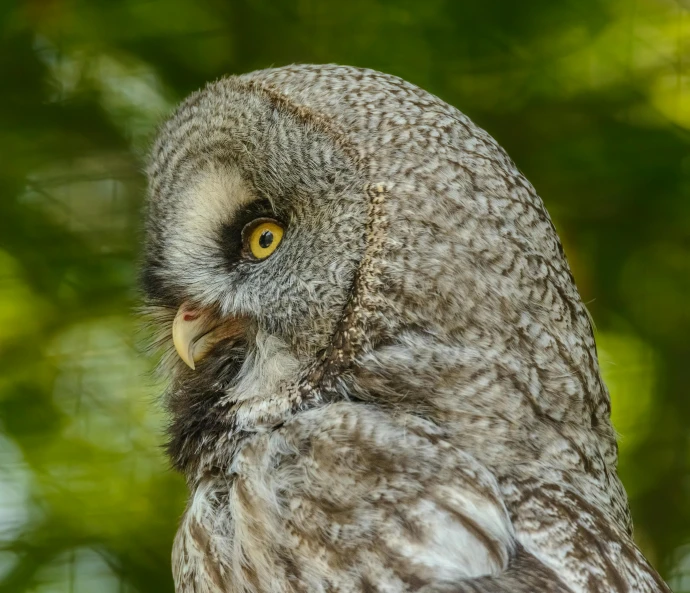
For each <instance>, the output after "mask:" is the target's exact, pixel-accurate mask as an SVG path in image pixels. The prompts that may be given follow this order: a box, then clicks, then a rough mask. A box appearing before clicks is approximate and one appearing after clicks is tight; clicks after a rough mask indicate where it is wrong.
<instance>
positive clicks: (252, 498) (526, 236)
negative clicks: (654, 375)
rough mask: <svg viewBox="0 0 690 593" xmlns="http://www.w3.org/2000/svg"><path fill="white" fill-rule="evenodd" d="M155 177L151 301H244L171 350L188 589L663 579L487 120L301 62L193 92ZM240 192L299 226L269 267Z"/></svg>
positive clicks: (557, 285)
mask: <svg viewBox="0 0 690 593" xmlns="http://www.w3.org/2000/svg"><path fill="white" fill-rule="evenodd" d="M149 179H150V192H149V193H150V198H149V214H148V234H147V235H148V240H147V246H146V265H145V268H144V286H145V289H146V291H147V294H148V298H149V304H150V305H151V307H153V308H154V309H155V308H158V309H160V310H161V311H167V310H170V311H172V313H173V314H174V310H175V309H176V308H177V307H178V306H179V305H180V303H181V302H182V301H185V300H191V301H193V302H195V303H197V304H199V305H200V306H205V307H209V308H213V309H214V310H215V311H216V312H217V315H218V318H219V319H222V318H224V317H226V316H241V317H242V318H243V319H244V320H245V322H246V332H245V335H244V337H243V339H242V340H241V341H239V342H233V343H230V342H228V341H222V342H220V343H218V344H217V345H216V347H215V348H214V349H213V351H212V352H211V353H210V354H209V355H208V356H207V357H206V359H204V360H203V361H202V363H201V364H199V366H198V368H197V370H196V371H191V370H189V369H186V368H184V367H182V366H180V365H178V366H174V367H171V368H170V373H171V375H172V376H171V386H170V389H169V394H168V402H169V407H170V410H171V414H172V424H171V430H170V432H171V435H170V445H169V452H170V455H171V458H172V460H173V463H174V465H175V466H176V467H177V468H178V469H179V470H180V471H182V472H183V473H184V474H185V476H186V478H187V481H188V484H189V488H190V500H189V504H188V506H187V509H186V511H185V514H184V517H183V519H182V522H181V525H180V528H179V531H178V535H177V538H176V540H175V546H174V552H173V571H174V575H175V582H176V587H177V591H178V592H180V593H221V592H223V593H229V592H233V593H234V592H252V593H260V592H276V593H278V592H283V591H286V592H288V591H290V592H292V591H295V592H297V591H309V592H311V591H324V592H326V591H334V592H335V591H337V592H345V591H348V592H350V591H351V592H360V591H361V592H367V593H368V592H373V591H376V592H381V593H383V592H396V593H397V592H401V593H402V592H412V591H415V592H426V593H432V592H441V591H444V592H445V591H448V592H450V591H453V592H464V591H468V592H469V591H475V592H480V593H490V592H496V593H497V592H506V593H508V592H511V593H520V592H528V591H530V592H533V591H550V592H551V591H553V592H560V591H562V592H570V593H580V592H595V591H607V590H611V591H621V592H623V591H641V592H643V591H649V592H652V591H667V588H666V586H665V585H664V584H663V582H662V581H661V579H660V578H659V576H658V575H657V574H656V572H655V571H654V569H653V568H651V567H650V565H649V564H648V563H647V562H646V560H645V559H644V557H643V556H642V555H641V553H640V552H639V550H638V549H637V548H636V547H635V544H634V543H633V540H632V535H631V534H632V527H631V522H630V515H629V511H628V505H627V500H626V496H625V492H624V490H623V487H622V485H621V483H620V481H619V479H618V477H617V474H616V458H617V449H616V441H615V434H614V431H613V429H612V427H611V423H610V420H609V414H610V404H609V397H608V393H607V391H606V387H605V386H604V384H603V382H602V380H601V377H600V373H599V367H598V362H597V355H596V347H595V343H594V338H593V334H592V328H591V323H590V320H589V318H588V316H587V312H586V310H585V308H584V306H583V304H582V302H581V300H580V297H579V295H578V292H577V289H576V288H575V284H574V282H573V279H572V276H571V274H570V270H569V268H568V265H567V262H566V260H565V257H564V254H563V250H562V248H561V245H560V242H559V240H558V237H557V234H556V232H555V230H554V227H553V225H552V223H551V220H550V218H549V216H548V214H547V212H546V210H545V208H544V206H543V204H542V202H541V200H540V198H539V197H538V196H537V194H536V192H535V191H534V188H533V187H532V186H531V185H530V184H529V183H528V182H527V181H526V180H525V178H524V177H523V176H522V175H521V173H520V172H519V171H518V170H517V168H516V167H515V165H514V164H513V163H512V162H511V160H510V159H509V158H508V156H507V155H506V154H505V152H504V151H503V150H502V149H501V148H500V147H499V146H498V145H497V144H496V142H495V141H494V140H493V139H492V138H491V137H490V136H489V135H488V134H486V132H484V131H482V130H480V129H479V128H477V127H476V126H475V125H474V124H473V123H472V122H471V121H470V120H469V119H468V118H467V117H465V116H464V115H463V114H462V113H460V112H459V111H458V110H456V109H455V108H453V107H451V106H449V105H447V104H446V103H444V102H443V101H441V100H440V99H438V98H436V97H434V96H432V95H430V94H429V93H426V92H425V91H423V90H421V89H419V88H417V87H415V86H413V85H411V84H409V83H406V82H404V81H402V80H400V79H398V78H395V77H392V76H389V75H385V74H381V73H378V72H374V71H371V70H362V69H356V68H348V67H340V66H290V67H286V68H278V69H270V70H264V71H260V72H254V73H251V74H247V75H243V76H239V77H230V78H226V79H222V80H220V81H217V82H215V83H212V84H210V85H208V86H207V87H206V88H205V89H204V90H202V91H200V92H198V93H195V94H193V95H192V96H191V97H189V98H188V99H187V100H186V101H185V102H183V104H182V105H181V106H180V107H179V108H178V110H177V111H176V112H175V114H174V115H173V116H172V117H171V118H170V119H169V120H168V121H167V122H166V123H165V124H164V125H163V127H162V129H161V131H160V135H159V138H158V140H157V142H156V144H155V147H154V149H153V151H152V156H151V160H150V166H149ZM253 200H265V201H267V202H268V203H270V205H271V208H272V209H273V211H274V212H275V213H276V216H278V217H279V218H280V219H281V220H284V221H286V232H285V236H284V240H283V244H282V245H281V246H280V248H279V250H278V251H276V252H275V254H274V255H273V256H271V257H270V258H268V259H267V260H265V261H264V262H261V263H260V265H250V264H249V263H247V262H243V261H240V260H229V259H228V257H227V255H226V253H225V252H224V247H223V245H224V244H223V239H222V237H223V236H224V235H223V232H222V230H223V229H224V228H227V227H228V225H231V224H232V222H233V219H234V216H235V215H236V213H237V212H238V209H240V208H241V207H243V205H245V204H247V203H251V202H252V201H253ZM166 328H168V329H169V322H168V324H163V329H164V330H165V329H166Z"/></svg>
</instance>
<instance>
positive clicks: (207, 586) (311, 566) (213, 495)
mask: <svg viewBox="0 0 690 593" xmlns="http://www.w3.org/2000/svg"><path fill="white" fill-rule="evenodd" d="M314 432H315V433H316V434H314ZM394 434H395V433H393V432H391V438H393V437H392V435H394ZM358 435H359V436H358V438H360V437H361V431H358ZM333 436H338V434H334V435H333ZM339 436H341V437H342V436H343V435H342V434H340V435H339ZM285 437H286V435H278V436H276V437H274V438H273V439H271V438H268V437H267V438H266V439H264V441H263V442H256V443H254V444H253V446H252V447H248V448H245V450H244V451H243V452H242V453H241V455H240V456H239V458H238V459H237V460H236V462H235V463H234V465H233V468H232V470H231V471H230V472H229V473H228V474H227V475H225V476H221V477H215V478H213V479H212V480H208V481H206V482H202V483H200V484H199V485H198V487H197V488H196V490H195V492H193V493H192V496H191V499H190V502H189V505H188V508H187V511H186V513H185V516H184V518H183V521H182V523H181V525H180V529H179V531H178V534H177V537H176V541H175V548H174V552H173V571H174V576H175V582H176V587H177V591H178V593H221V592H223V593H228V592H236V591H237V592H244V591H247V592H249V591H251V592H256V593H259V592H271V593H280V592H283V591H285V592H292V591H295V592H297V591H305V592H306V591H309V592H321V591H322V592H324V593H325V592H343V593H344V592H356V591H390V592H391V593H392V592H396V593H397V592H401V593H402V592H405V591H417V590H419V589H420V588H422V587H424V586H432V587H433V586H435V585H437V584H439V585H440V584H444V583H445V584H449V583H453V582H458V581H459V580H463V579H468V578H474V577H479V576H485V575H491V574H498V573H500V572H501V571H502V570H503V569H504V568H505V567H506V565H507V562H508V559H509V557H510V554H511V551H512V546H513V537H512V534H511V531H510V522H509V520H508V518H507V515H506V513H505V510H504V509H503V508H502V506H501V504H500V503H499V501H498V498H497V497H495V496H494V494H495V493H494V492H492V491H491V488H492V485H491V484H490V483H489V484H484V483H482V481H481V480H477V475H476V473H475V472H476V469H477V468H474V467H472V468H468V467H466V466H467V465H471V461H470V460H467V459H456V460H455V463H450V464H449V463H448V457H449V456H448V452H447V451H441V450H434V449H433V448H430V445H431V443H430V442H429V441H428V440H427V439H426V438H423V439H421V440H420V441H419V442H416V441H415V439H414V438H410V440H409V442H408V447H407V448H406V447H404V446H403V443H402V442H401V441H398V442H390V443H386V442H384V441H382V440H381V439H380V437H381V435H379V436H378V437H375V436H374V435H372V439H373V442H368V441H367V442H365V443H362V447H361V448H360V447H359V446H357V447H355V445H354V441H352V440H351V439H350V438H343V440H342V441H341V442H339V439H337V438H336V439H331V438H328V439H326V438H323V437H324V432H323V431H322V430H318V429H312V430H311V431H308V432H307V434H291V435H288V437H289V438H285ZM364 445H367V446H364ZM410 445H411V449H410V448H409V447H410ZM463 463H464V464H465V465H466V466H465V467H461V466H460V465H459V464H463ZM453 465H455V467H452V466H453ZM470 479H473V480H474V483H470ZM487 488H488V490H487Z"/></svg>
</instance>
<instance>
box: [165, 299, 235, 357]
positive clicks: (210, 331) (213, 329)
mask: <svg viewBox="0 0 690 593" xmlns="http://www.w3.org/2000/svg"><path fill="white" fill-rule="evenodd" d="M243 328H244V323H243V322H242V321H241V320H240V319H238V318H229V319H227V320H224V319H219V317H218V316H217V315H216V314H215V313H214V312H213V311H210V310H208V309H201V308H195V307H192V306H191V305H190V304H189V303H186V302H185V303H182V305H181V306H180V308H179V309H178V310H177V314H176V315H175V319H174V320H173V324H172V337H173V344H174V345H175V350H177V353H178V354H179V355H180V358H181V359H182V360H183V361H184V363H185V364H186V365H187V366H188V367H190V368H191V369H194V368H195V367H196V363H197V362H199V361H200V360H201V359H202V358H203V357H204V356H206V354H208V353H209V351H210V350H211V348H212V347H213V346H214V344H216V343H218V342H219V341H220V340H222V339H224V338H237V337H238V336H240V335H241V334H242V332H243Z"/></svg>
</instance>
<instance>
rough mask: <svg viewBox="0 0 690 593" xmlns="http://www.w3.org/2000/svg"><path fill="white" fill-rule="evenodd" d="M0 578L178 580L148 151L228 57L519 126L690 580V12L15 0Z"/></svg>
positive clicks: (640, 493)
mask: <svg viewBox="0 0 690 593" xmlns="http://www.w3.org/2000/svg"><path fill="white" fill-rule="evenodd" d="M0 25H1V28H0V73H1V74H2V77H1V80H2V92H0V146H2V158H0V590H2V591H7V592H8V593H10V592H13V593H16V592H24V591H27V592H28V591H32V592H46V593H47V592H57V591H70V592H83V593H86V592H93V591H98V592H110V591H113V592H116V591H119V592H122V591H127V592H138V591H141V592H144V591H146V592H147V593H150V592H158V591H161V592H162V591H171V590H172V583H171V578H170V576H169V575H170V570H169V552H170V547H171V543H172V537H173V533H174V530H175V527H176V522H177V518H178V516H179V515H180V513H181V511H182V509H183V505H184V497H185V492H184V485H183V483H182V481H181V479H180V478H179V477H178V476H176V475H174V474H173V473H172V472H170V471H169V469H168V468H167V465H166V462H165V459H164V456H163V455H162V452H161V444H162V442H163V426H164V418H163V417H162V415H161V413H160V411H159V409H158V406H157V403H156V401H155V398H156V395H157V393H158V392H159V387H158V386H156V385H155V383H154V382H153V380H152V379H151V375H150V372H149V371H150V367H149V362H148V361H146V360H145V359H144V358H143V357H142V356H141V355H140V354H139V353H137V349H136V347H135V345H134V343H135V341H136V340H135V335H136V321H135V319H134V315H133V314H132V311H133V308H134V307H135V305H136V299H137V297H136V289H135V285H136V282H135V280H136V260H137V251H138V245H139V228H140V227H139V225H140V207H141V201H142V197H143V194H144V180H143V177H142V167H143V159H144V154H145V151H146V147H147V144H148V142H149V141H150V137H151V135H152V133H153V132H154V130H155V125H156V123H157V122H158V121H159V120H160V118H161V117H163V116H164V115H165V113H166V112H167V111H168V110H169V109H170V108H171V107H172V105H174V103H175V102H176V101H178V100H179V99H181V98H182V97H183V96H184V95H186V94H187V93H188V92H190V91H192V90H195V89H197V88H198V87H200V86H202V85H203V84H204V83H205V82H206V81H208V80H211V79H214V78H216V77H219V76H222V75H224V74H231V73H239V72H244V71H248V70H252V69H255V68H261V67H266V66H270V65H281V64H286V63H290V62H295V61H297V62H339V63H348V64H353V65H358V66H367V67H371V68H376V69H380V70H384V71H387V72H390V73H393V74H397V75H399V76H402V77H404V78H406V79H408V80H410V81H412V82H414V83H417V84H419V85H421V86H423V87H425V88H427V89H428V90H430V91H432V92H434V93H436V94H438V95H439V96H441V97H442V98H444V99H445V100H447V101H449V102H450V103H452V104H454V105H456V106H458V107H459V108H460V109H461V110H463V111H465V112H466V113H467V114H468V115H469V116H470V117H472V118H473V119H474V120H475V121H477V123H479V124H480V125H481V126H482V127H484V128H486V129H487V130H488V131H489V132H490V133H491V134H492V135H494V136H495V137H496V138H497V139H498V141H499V142H500V143H501V144H503V145H504V146H505V148H506V149H507V150H508V152H509V153H510V154H511V155H512V157H513V158H514V160H515V161H516V162H517V164H518V166H520V167H521V168H522V169H523V170H524V171H525V173H526V174H527V176H528V177H529V179H530V180H531V181H532V182H533V183H534V185H535V186H536V188H537V190H538V191H539V193H540V194H541V195H542V197H543V198H544V201H545V202H546V204H547V207H548V208H549V210H550V211H551V213H552V215H553V217H554V220H555V223H556V226H557V227H558V229H559V231H560V233H561V235H562V237H563V239H564V242H565V248H566V251H567V253H568V256H569V258H570V261H571V264H572V266H573V269H574V273H575V276H576V278H577V281H578V285H579V287H580V290H581V292H582V294H583V298H584V300H585V301H586V302H588V304H589V308H590V310H591V312H592V315H593V317H594V320H595V321H596V323H597V326H598V328H599V330H598V336H597V338H598V343H599V347H600V356H601V360H602V366H603V369H604V374H605V377H606V380H607V383H608V385H609V387H610V390H611V394H612V399H613V405H614V411H613V415H614V421H615V423H616V426H617V428H618V430H619V431H620V433H621V441H620V442H621V465H620V471H621V475H622V477H623V480H624V482H625V484H626V486H627V488H628V491H629V493H630V497H631V504H632V509H633V515H634V518H635V523H636V529H637V530H636V535H637V539H638V541H639V543H640V545H641V546H642V548H643V549H644V550H645V552H646V554H647V555H648V556H649V557H650V558H651V559H652V561H653V562H654V563H655V564H656V565H657V566H658V567H659V569H660V570H661V571H662V572H663V574H664V576H665V577H666V578H668V579H670V580H671V582H672V585H673V586H674V587H675V589H676V591H690V504H689V503H688V501H689V500H690V438H689V437H690V428H689V426H690V422H689V421H690V398H688V397H687V385H689V384H690V364H689V360H690V306H688V296H690V150H689V149H690V133H689V130H690V93H689V92H688V91H689V88H690V87H689V84H690V78H689V76H690V75H689V71H688V67H687V65H688V63H690V62H689V59H690V51H689V50H690V15H689V14H688V7H687V5H684V3H683V1H681V0H677V1H676V2H675V3H674V2H672V1H671V0H632V1H631V0H561V1H560V2H553V1H552V0H530V1H529V2H510V1H508V0H463V1H462V2H460V1H453V0H427V1H426V2H419V1H417V0H414V1H413V0H398V1H393V0H366V1H365V0H352V1H351V2H347V3H345V2H343V3H334V2H330V1H328V0H282V1H277V0H232V1H230V0H195V1H192V0H149V1H137V0H118V1H108V2H106V1H105V0H99V1H97V0H89V1H88V2H87V1H86V0H50V1H49V0H43V1H39V0H32V1H28V0H27V1H25V2H17V1H12V0H4V1H3V2H1V3H0Z"/></svg>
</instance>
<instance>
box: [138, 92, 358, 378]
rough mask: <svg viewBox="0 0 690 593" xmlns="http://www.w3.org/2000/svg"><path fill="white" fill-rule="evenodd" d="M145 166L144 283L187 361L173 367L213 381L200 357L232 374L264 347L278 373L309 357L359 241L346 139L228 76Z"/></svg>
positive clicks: (329, 324) (175, 122) (172, 125)
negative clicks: (283, 359) (274, 355)
mask: <svg viewBox="0 0 690 593" xmlns="http://www.w3.org/2000/svg"><path fill="white" fill-rule="evenodd" d="M148 172H149V179H150V193H149V203H148V209H149V210H148V214H149V216H148V228H147V246H146V259H145V265H144V270H143V285H144V289H145V293H146V296H147V297H148V301H149V303H150V305H152V306H153V307H155V308H158V309H160V310H163V311H166V312H168V315H167V320H166V322H165V324H164V326H165V327H163V328H161V329H162V331H164V332H165V331H167V333H168V336H169V343H172V344H173V345H174V346H175V349H176V351H177V353H178V354H179V356H180V358H181V359H182V360H183V361H184V362H185V363H186V364H187V365H188V366H189V367H191V369H189V370H187V371H185V370H179V371H178V372H180V373H183V374H186V375H188V374H189V373H191V371H192V369H193V370H194V371H195V372H196V373H198V374H199V375H201V376H203V377H204V379H205V380H206V381H207V382H209V383H212V382H213V381H214V380H216V379H220V378H221V377H219V376H216V377H214V376H208V375H209V374H213V373H214V370H213V369H214V368H215V369H216V371H215V372H216V373H217V371H218V369H217V366H214V363H213V362H209V361H212V360H214V359H216V362H217V361H218V360H219V359H220V360H224V361H227V360H234V368H235V371H236V373H237V374H239V371H240V369H241V368H242V365H243V364H245V359H246V357H247V356H248V355H249V354H250V353H252V352H253V353H254V354H256V351H257V350H262V349H263V350H266V349H269V350H272V351H274V350H276V348H277V349H279V350H281V351H282V352H284V354H285V355H286V356H289V357H291V358H292V360H293V364H291V365H287V366H288V367H289V368H298V367H300V366H303V365H305V364H307V363H308V361H309V360H311V359H313V357H314V356H315V355H316V353H317V352H318V351H320V350H322V349H323V348H324V347H325V346H326V344H327V343H328V340H329V338H330V336H331V335H332V333H333V329H334V327H335V325H336V324H337V322H338V320H339V318H340V316H341V315H342V311H343V307H344V304H345V302H346V301H347V296H348V291H349V289H350V287H351V285H352V281H353V277H354V273H355V270H356V268H357V265H358V263H359V260H360V258H361V255H362V251H363V247H364V245H363V243H364V239H363V235H364V226H365V224H366V197H365V195H364V192H363V190H362V187H363V186H362V184H361V182H360V179H359V176H358V172H357V167H356V163H355V161H354V159H352V158H351V157H350V156H349V155H348V151H347V147H342V146H338V145H337V143H336V142H334V138H333V136H332V131H331V130H330V129H329V128H328V127H327V126H325V125H323V124H322V123H321V122H320V121H319V120H318V119H317V118H315V117H312V116H311V114H310V113H309V112H305V111H302V112H297V111H296V110H294V109H291V108H290V107H289V106H287V105H286V104H284V103H283V102H282V101H281V99H280V97H276V96H269V95H268V93H267V92H265V91H261V90H258V89H256V88H246V86H243V85H242V84H241V83H236V84H235V85H228V84H227V83H226V84H224V85H223V86H219V85H216V86H215V87H214V86H213V85H211V86H210V87H209V88H207V89H206V90H205V91H203V92H201V93H197V94H195V95H192V96H191V97H190V98H189V99H188V100H187V101H185V102H184V103H183V104H182V105H181V106H180V108H179V109H178V110H177V112H176V113H175V114H174V115H173V116H172V118H171V119H170V120H169V121H168V122H167V123H166V124H164V126H163V128H162V130H161V132H160V135H159V137H158V140H157V142H156V144H155V147H154V150H153V157H152V160H151V163H150V166H149V170H148ZM170 317H173V322H172V324H170V321H169V319H170ZM278 345H279V346H278ZM273 366H276V365H273ZM278 366H281V367H282V368H283V369H284V368H285V366H286V365H285V364H283V365H278ZM229 375H232V373H228V371H227V370H226V371H225V373H224V374H223V376H222V380H223V381H224V382H225V383H226V384H229V383H232V380H233V377H232V376H229Z"/></svg>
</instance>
